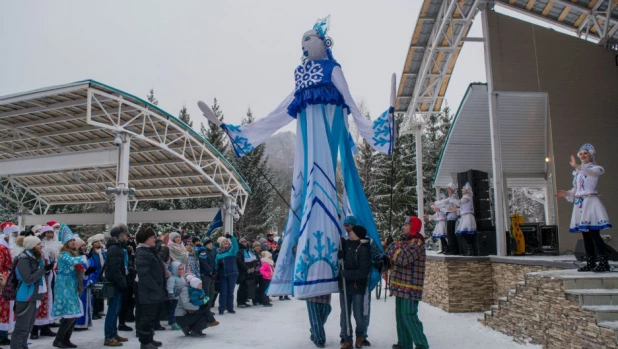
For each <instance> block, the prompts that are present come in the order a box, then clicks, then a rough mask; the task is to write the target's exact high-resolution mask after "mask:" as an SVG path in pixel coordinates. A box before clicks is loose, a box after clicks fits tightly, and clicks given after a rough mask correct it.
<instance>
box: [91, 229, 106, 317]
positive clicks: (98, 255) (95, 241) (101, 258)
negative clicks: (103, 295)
mask: <svg viewBox="0 0 618 349" xmlns="http://www.w3.org/2000/svg"><path fill="white" fill-rule="evenodd" d="M86 242H87V243H88V246H89V247H90V252H88V265H94V266H96V267H97V270H96V271H95V275H94V276H93V277H94V278H95V280H96V281H98V280H99V278H102V276H103V274H102V271H103V267H104V266H105V259H106V258H107V252H105V235H103V234H96V235H93V236H91V237H89V238H88V240H87V241H86ZM92 303H93V304H92V319H93V320H99V319H101V318H102V316H101V314H102V313H103V308H104V307H105V304H104V300H103V299H94V300H93V302H92Z"/></svg>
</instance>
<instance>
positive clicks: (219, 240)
mask: <svg viewBox="0 0 618 349" xmlns="http://www.w3.org/2000/svg"><path fill="white" fill-rule="evenodd" d="M223 240H225V236H220V237H219V238H218V239H217V243H218V244H219V245H221V243H222V242H223Z"/></svg>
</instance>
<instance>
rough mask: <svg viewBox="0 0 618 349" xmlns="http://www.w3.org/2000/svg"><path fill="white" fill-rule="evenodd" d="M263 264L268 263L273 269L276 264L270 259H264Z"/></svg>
mask: <svg viewBox="0 0 618 349" xmlns="http://www.w3.org/2000/svg"><path fill="white" fill-rule="evenodd" d="M262 262H263V263H268V264H269V265H270V266H271V267H272V266H273V265H275V262H273V260H272V259H270V258H264V257H262Z"/></svg>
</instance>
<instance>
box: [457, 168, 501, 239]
mask: <svg viewBox="0 0 618 349" xmlns="http://www.w3.org/2000/svg"><path fill="white" fill-rule="evenodd" d="M457 182H458V185H459V193H458V194H459V197H461V188H463V186H464V185H466V183H470V186H471V187H472V192H473V195H472V204H473V206H474V219H476V226H477V231H484V230H485V231H490V230H494V229H495V228H494V227H493V222H492V214H491V198H490V195H489V175H488V174H487V172H481V171H476V170H469V171H466V172H461V173H458V174H457Z"/></svg>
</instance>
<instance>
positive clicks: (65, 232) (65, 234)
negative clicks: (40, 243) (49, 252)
mask: <svg viewBox="0 0 618 349" xmlns="http://www.w3.org/2000/svg"><path fill="white" fill-rule="evenodd" d="M75 238H77V235H75V234H73V232H72V231H71V229H70V228H69V226H68V225H66V224H62V225H61V226H60V230H59V231H58V240H60V242H61V243H62V244H63V245H64V244H66V243H67V242H69V241H71V240H73V239H75Z"/></svg>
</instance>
